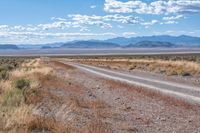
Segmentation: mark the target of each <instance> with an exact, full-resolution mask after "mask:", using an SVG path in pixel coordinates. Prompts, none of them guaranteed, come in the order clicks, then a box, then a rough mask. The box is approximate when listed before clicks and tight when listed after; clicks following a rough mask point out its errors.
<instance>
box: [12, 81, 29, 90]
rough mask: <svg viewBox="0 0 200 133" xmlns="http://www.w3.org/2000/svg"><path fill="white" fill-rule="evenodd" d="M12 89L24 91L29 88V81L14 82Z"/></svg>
mask: <svg viewBox="0 0 200 133" xmlns="http://www.w3.org/2000/svg"><path fill="white" fill-rule="evenodd" d="M14 87H15V88H17V89H20V90H24V89H27V88H29V87H30V81H29V80H26V79H17V80H15V81H14Z"/></svg>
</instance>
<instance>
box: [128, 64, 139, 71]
mask: <svg viewBox="0 0 200 133" xmlns="http://www.w3.org/2000/svg"><path fill="white" fill-rule="evenodd" d="M136 67H137V65H136V64H132V65H130V66H129V70H134V69H136Z"/></svg>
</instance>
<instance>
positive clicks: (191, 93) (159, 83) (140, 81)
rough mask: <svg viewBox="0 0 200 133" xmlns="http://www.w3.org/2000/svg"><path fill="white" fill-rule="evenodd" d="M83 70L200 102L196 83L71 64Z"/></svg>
mask: <svg viewBox="0 0 200 133" xmlns="http://www.w3.org/2000/svg"><path fill="white" fill-rule="evenodd" d="M70 65H72V66H74V67H76V68H79V69H81V70H83V71H86V72H90V73H93V74H96V75H99V76H102V77H105V78H109V79H113V80H117V81H121V82H126V83H128V84H133V85H136V86H141V87H144V88H145V89H151V90H154V91H158V92H161V93H163V94H165V95H170V96H174V97H176V98H179V99H182V100H187V101H188V102H194V103H200V88H199V87H197V86H194V85H191V86H190V85H187V84H182V83H181V84H180V83H176V82H171V81H163V79H160V80H159V79H152V78H149V77H148V76H145V77H142V75H141V76H134V75H131V74H127V73H121V72H117V71H114V70H108V69H103V68H98V67H94V66H89V65H83V64H77V63H76V64H75V63H73V64H71V63H70Z"/></svg>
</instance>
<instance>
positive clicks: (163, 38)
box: [105, 35, 200, 46]
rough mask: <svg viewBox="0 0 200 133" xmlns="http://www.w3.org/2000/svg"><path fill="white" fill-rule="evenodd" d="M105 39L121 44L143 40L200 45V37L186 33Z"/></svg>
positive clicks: (180, 44)
mask: <svg viewBox="0 0 200 133" xmlns="http://www.w3.org/2000/svg"><path fill="white" fill-rule="evenodd" d="M105 41H106V42H111V43H118V44H120V45H121V46H126V45H129V44H135V43H139V42H142V41H154V42H158V41H159V42H170V43H173V44H176V45H179V46H200V37H191V36H186V35H181V36H169V35H160V36H142V37H131V38H124V37H118V38H113V39H108V40H105Z"/></svg>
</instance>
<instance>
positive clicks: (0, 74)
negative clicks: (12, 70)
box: [0, 70, 9, 80]
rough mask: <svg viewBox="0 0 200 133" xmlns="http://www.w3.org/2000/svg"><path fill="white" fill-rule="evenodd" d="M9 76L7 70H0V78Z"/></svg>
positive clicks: (5, 78)
mask: <svg viewBox="0 0 200 133" xmlns="http://www.w3.org/2000/svg"><path fill="white" fill-rule="evenodd" d="M8 78H9V74H8V71H6V70H0V80H7V79H8Z"/></svg>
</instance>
